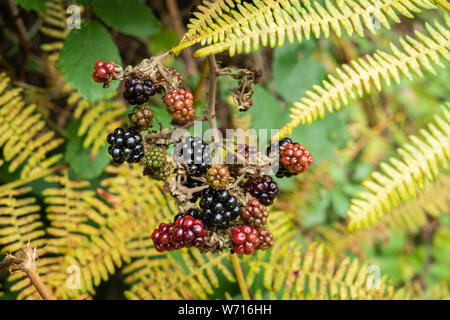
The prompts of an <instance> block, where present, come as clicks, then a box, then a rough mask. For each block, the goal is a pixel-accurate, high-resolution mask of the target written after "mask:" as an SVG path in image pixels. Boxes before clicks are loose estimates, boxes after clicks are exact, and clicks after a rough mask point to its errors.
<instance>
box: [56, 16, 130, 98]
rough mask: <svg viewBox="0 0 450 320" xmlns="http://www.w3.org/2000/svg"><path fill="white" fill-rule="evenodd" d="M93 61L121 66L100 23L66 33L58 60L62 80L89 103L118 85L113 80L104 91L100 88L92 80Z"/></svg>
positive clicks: (109, 92) (113, 47)
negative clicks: (109, 62)
mask: <svg viewBox="0 0 450 320" xmlns="http://www.w3.org/2000/svg"><path fill="white" fill-rule="evenodd" d="M97 60H104V61H114V62H115V63H117V64H119V65H120V64H122V59H121V58H120V55H119V51H118V49H117V47H116V44H115V43H114V41H113V40H112V38H111V36H110V35H109V33H108V31H107V30H106V29H105V27H103V26H102V25H101V24H100V23H98V22H95V21H91V22H88V23H84V24H83V25H82V26H81V29H79V30H75V29H74V30H72V31H71V32H70V33H69V35H68V36H67V38H66V40H65V42H64V47H63V48H62V50H61V55H60V58H59V66H60V68H61V72H62V74H63V76H64V80H65V81H66V82H67V83H69V84H70V85H71V86H72V87H73V88H74V89H76V90H77V91H78V93H79V94H80V95H81V96H82V97H83V98H85V99H86V100H87V101H89V102H95V101H96V100H99V99H101V98H103V97H105V96H107V95H109V94H111V93H112V92H113V91H114V90H115V89H116V88H117V86H118V85H119V82H118V81H113V82H112V83H111V86H110V87H109V88H108V89H104V88H103V86H102V85H101V84H99V83H96V82H94V80H92V73H93V72H94V63H95V61H97Z"/></svg>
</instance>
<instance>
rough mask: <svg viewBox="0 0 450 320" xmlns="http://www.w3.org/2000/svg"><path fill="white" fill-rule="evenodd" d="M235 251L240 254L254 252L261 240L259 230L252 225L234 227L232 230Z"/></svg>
mask: <svg viewBox="0 0 450 320" xmlns="http://www.w3.org/2000/svg"><path fill="white" fill-rule="evenodd" d="M231 241H232V242H233V251H234V252H236V253H239V254H242V253H243V254H247V255H249V254H252V253H253V252H255V248H256V247H257V246H258V245H259V243H260V242H261V240H260V238H259V237H258V231H257V230H256V229H255V228H253V227H250V226H246V225H244V226H242V227H234V228H233V229H232V230H231Z"/></svg>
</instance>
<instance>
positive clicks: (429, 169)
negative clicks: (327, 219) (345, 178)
mask: <svg viewBox="0 0 450 320" xmlns="http://www.w3.org/2000/svg"><path fill="white" fill-rule="evenodd" d="M443 113H444V118H441V117H438V116H435V117H434V120H435V124H433V123H430V124H429V125H428V130H424V129H423V130H421V131H420V133H421V135H422V137H423V138H422V139H420V138H418V137H416V136H411V137H410V141H411V143H412V144H406V145H405V146H403V147H402V148H400V149H398V154H399V155H400V156H401V157H402V161H400V160H398V159H396V158H391V159H390V162H391V165H390V164H387V163H381V165H380V167H381V169H382V170H383V172H384V174H382V173H380V172H378V171H375V172H373V173H372V174H371V176H372V179H369V180H366V181H364V182H363V186H364V187H365V188H366V191H364V192H360V193H358V194H357V197H358V198H356V199H353V200H352V201H351V205H350V208H349V210H348V211H347V216H348V220H349V222H348V228H349V230H350V231H352V230H358V229H361V228H368V227H369V225H370V224H375V223H376V222H378V221H379V220H380V219H381V218H382V217H383V214H384V212H390V211H391V210H392V207H394V208H396V207H397V206H398V204H399V199H400V200H401V201H402V202H405V201H406V200H408V199H409V198H413V199H414V198H416V194H417V190H416V188H417V187H418V188H419V189H420V190H423V189H424V184H425V181H424V180H425V178H426V179H428V180H429V181H433V180H434V178H435V177H437V176H438V175H439V165H438V164H439V163H440V164H441V165H442V167H443V168H444V169H445V170H447V168H448V162H449V159H450V104H447V106H445V107H443Z"/></svg>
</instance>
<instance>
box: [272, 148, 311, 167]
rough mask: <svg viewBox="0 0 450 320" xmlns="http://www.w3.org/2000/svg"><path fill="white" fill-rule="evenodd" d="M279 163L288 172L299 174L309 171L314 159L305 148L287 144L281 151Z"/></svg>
mask: <svg viewBox="0 0 450 320" xmlns="http://www.w3.org/2000/svg"><path fill="white" fill-rule="evenodd" d="M280 163H281V164H282V165H283V167H284V168H286V169H287V170H289V172H292V173H301V172H303V171H306V170H308V169H309V167H310V166H311V165H312V164H313V163H314V158H313V156H312V155H311V152H309V150H308V149H306V148H305V146H303V145H301V144H298V143H289V144H287V145H285V146H284V148H283V151H281V154H280Z"/></svg>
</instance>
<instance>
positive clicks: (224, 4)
mask: <svg viewBox="0 0 450 320" xmlns="http://www.w3.org/2000/svg"><path fill="white" fill-rule="evenodd" d="M241 3H242V4H241ZM198 8H199V10H200V12H197V13H196V14H195V15H196V18H195V19H192V20H191V23H190V24H189V25H188V31H187V33H186V36H185V37H183V39H182V42H181V43H180V44H179V45H178V46H177V47H175V48H174V49H173V51H174V52H175V53H178V52H180V51H181V50H182V49H184V48H186V47H189V46H192V45H194V44H196V43H201V44H202V45H205V44H207V46H206V47H203V48H201V49H199V50H197V51H196V52H195V56H197V57H202V56H206V55H210V54H216V53H219V52H222V51H225V50H228V52H229V54H230V56H233V55H234V54H235V53H241V52H242V51H245V52H246V53H248V52H250V51H251V50H252V49H253V50H257V49H258V47H259V43H260V42H261V44H262V45H263V46H267V45H270V46H271V47H272V48H273V47H275V45H277V44H278V46H280V47H281V46H283V44H284V41H285V40H286V38H287V40H288V41H289V43H293V41H294V37H296V38H297V39H298V41H299V42H301V41H302V38H303V36H304V37H305V38H306V39H309V38H310V36H311V33H313V34H314V36H315V37H316V38H319V37H320V36H321V35H322V33H323V36H324V37H325V38H328V37H329V35H330V28H331V29H332V30H333V31H334V33H335V34H336V35H337V36H339V37H340V36H342V35H343V33H346V34H348V35H350V36H351V35H352V34H353V32H355V33H357V34H358V35H359V36H361V37H362V36H364V26H365V27H366V28H367V29H368V30H369V31H370V32H371V33H373V34H375V26H374V24H373V20H372V17H375V18H376V19H377V21H379V23H380V25H381V26H383V27H384V28H386V29H390V22H389V20H391V21H392V22H395V23H400V18H399V15H401V16H405V17H408V18H412V17H413V16H414V14H415V13H419V12H421V9H434V8H436V6H435V5H434V3H433V2H432V1H429V0H381V1H375V0H369V1H363V0H357V1H356V0H333V1H332V0H327V1H325V5H321V4H320V3H318V2H317V1H313V2H310V1H309V0H307V1H302V2H300V1H299V0H255V1H254V5H252V4H249V3H247V2H245V3H243V1H240V0H235V1H224V0H219V1H216V3H214V4H210V5H205V4H203V5H200V6H199V7H198ZM233 8H234V9H233ZM342 29H343V30H342Z"/></svg>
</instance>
